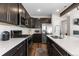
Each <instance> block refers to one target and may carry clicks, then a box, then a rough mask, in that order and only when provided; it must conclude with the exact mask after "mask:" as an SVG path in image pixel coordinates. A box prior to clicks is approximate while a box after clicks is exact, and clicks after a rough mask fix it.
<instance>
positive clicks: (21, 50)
mask: <svg viewBox="0 0 79 59" xmlns="http://www.w3.org/2000/svg"><path fill="white" fill-rule="evenodd" d="M26 40H27V39H26ZM26 40H25V41H23V42H21V43H20V44H18V45H17V46H15V47H14V48H13V49H11V50H9V51H8V52H7V53H5V54H4V55H3V56H26V55H27V52H26V50H27V47H26V46H27V45H26V44H25V43H26Z"/></svg>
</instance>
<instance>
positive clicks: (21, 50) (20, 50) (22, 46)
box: [15, 42, 25, 56]
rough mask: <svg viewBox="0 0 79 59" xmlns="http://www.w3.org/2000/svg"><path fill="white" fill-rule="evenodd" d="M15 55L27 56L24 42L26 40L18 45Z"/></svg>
mask: <svg viewBox="0 0 79 59" xmlns="http://www.w3.org/2000/svg"><path fill="white" fill-rule="evenodd" d="M15 56H25V44H24V42H23V43H21V44H20V45H19V46H18V47H17V49H16V54H15Z"/></svg>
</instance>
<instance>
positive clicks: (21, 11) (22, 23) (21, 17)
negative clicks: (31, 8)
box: [19, 3, 26, 26]
mask: <svg viewBox="0 0 79 59" xmlns="http://www.w3.org/2000/svg"><path fill="white" fill-rule="evenodd" d="M25 21H26V9H25V8H24V6H23V5H22V4H21V3H19V25H20V26H25Z"/></svg>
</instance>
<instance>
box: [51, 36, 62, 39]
mask: <svg viewBox="0 0 79 59" xmlns="http://www.w3.org/2000/svg"><path fill="white" fill-rule="evenodd" d="M51 37H52V38H54V39H63V38H62V37H58V36H51Z"/></svg>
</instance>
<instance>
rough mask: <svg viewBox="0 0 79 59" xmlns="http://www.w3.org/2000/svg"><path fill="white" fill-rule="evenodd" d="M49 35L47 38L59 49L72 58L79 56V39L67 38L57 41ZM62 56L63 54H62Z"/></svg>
mask: <svg viewBox="0 0 79 59" xmlns="http://www.w3.org/2000/svg"><path fill="white" fill-rule="evenodd" d="M51 36H52V35H47V37H48V38H49V39H50V40H52V41H53V42H55V43H56V44H57V45H58V46H59V47H61V48H62V49H63V50H64V51H66V52H67V53H68V54H69V55H71V56H79V38H76V37H71V36H65V37H64V38H63V39H55V38H52V37H51ZM60 54H61V53H60Z"/></svg>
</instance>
